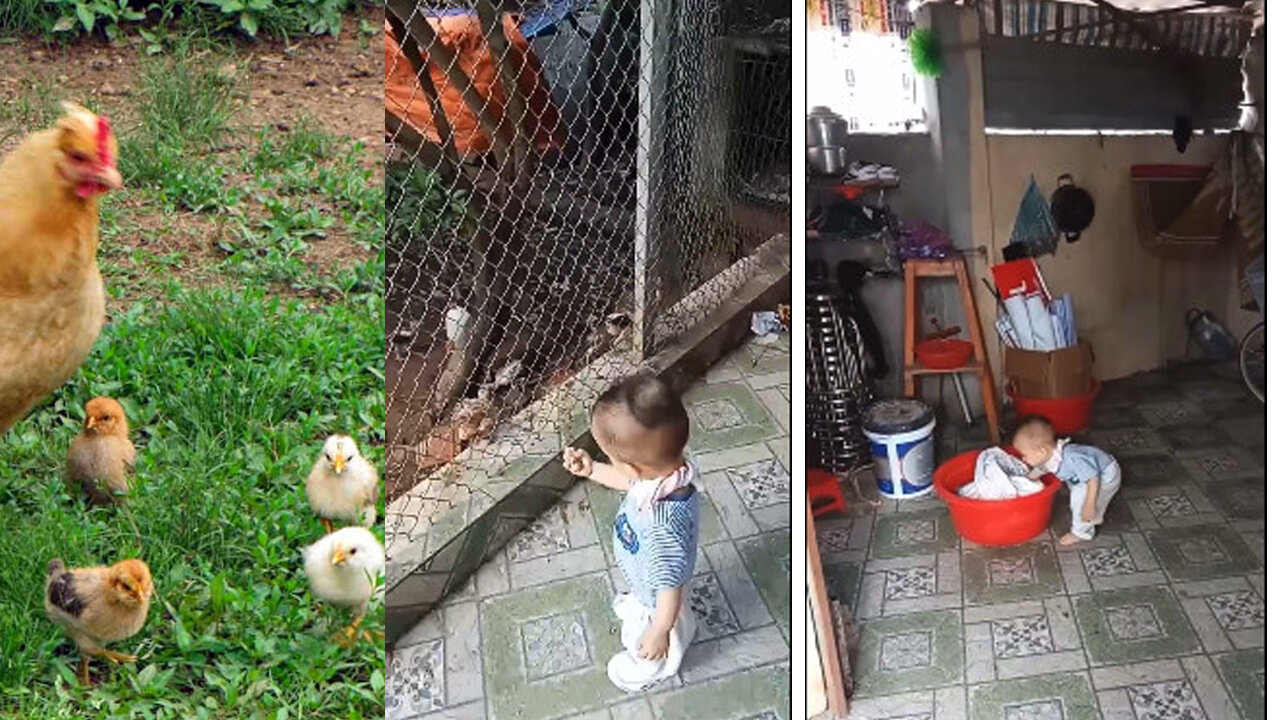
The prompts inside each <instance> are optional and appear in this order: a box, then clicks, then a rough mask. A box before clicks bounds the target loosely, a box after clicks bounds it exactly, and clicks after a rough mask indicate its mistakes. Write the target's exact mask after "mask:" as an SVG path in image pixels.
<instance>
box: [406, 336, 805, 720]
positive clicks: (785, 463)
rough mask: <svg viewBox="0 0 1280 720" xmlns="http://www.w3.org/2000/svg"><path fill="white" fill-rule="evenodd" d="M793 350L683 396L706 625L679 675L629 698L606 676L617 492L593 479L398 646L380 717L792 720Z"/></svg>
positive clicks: (752, 354)
mask: <svg viewBox="0 0 1280 720" xmlns="http://www.w3.org/2000/svg"><path fill="white" fill-rule="evenodd" d="M788 345H789V341H788V339H787V338H785V337H784V338H782V339H780V340H779V341H777V342H776V343H772V344H767V345H762V344H758V343H749V344H747V345H744V346H743V347H741V348H740V349H739V350H738V351H737V352H735V353H734V354H733V355H731V356H730V357H729V358H726V359H725V360H724V361H722V362H721V363H720V364H719V365H717V366H716V367H715V368H713V369H712V370H711V371H710V372H709V373H708V374H707V377H706V378H704V380H703V381H702V382H701V383H699V384H697V385H696V386H694V387H693V388H691V389H690V390H689V392H688V393H687V395H686V397H685V403H686V405H687V406H688V408H689V410H690V414H691V416H692V420H693V423H692V424H693V437H692V439H691V442H690V450H691V454H692V455H693V456H694V459H695V462H696V463H697V464H698V466H699V468H700V469H701V471H702V487H701V488H700V490H701V491H702V498H703V503H704V504H703V511H702V536H701V543H700V552H699V555H698V568H697V575H696V576H695V579H694V582H693V586H692V589H691V596H692V598H691V599H692V605H693V608H694V611H695V612H696V613H697V614H698V616H699V621H700V627H699V633H698V638H697V641H696V642H695V644H694V645H693V647H691V648H690V650H689V652H688V654H687V655H686V656H685V660H684V663H683V666H682V668H681V672H680V675H679V676H678V677H677V678H673V679H672V680H670V681H667V682H665V683H663V684H662V685H660V686H659V687H657V688H654V689H653V690H651V691H649V692H648V693H645V694H641V695H636V696H627V695H624V694H623V693H621V692H620V691H618V690H616V689H615V688H614V687H613V685H611V684H610V683H609V681H608V679H607V678H606V676H605V663H606V662H607V661H608V659H609V658H610V657H611V656H612V655H613V653H614V652H616V651H617V650H619V649H620V645H619V640H618V622H617V620H616V619H615V618H614V615H613V612H612V610H611V609H610V600H611V599H612V597H613V595H614V593H615V592H617V591H619V590H622V589H625V583H624V582H623V580H622V578H621V576H620V575H619V573H618V572H617V571H616V569H614V568H613V563H612V544H611V528H612V527H613V517H614V514H615V513H616V511H617V507H618V503H619V501H620V499H621V495H620V494H619V493H615V492H612V491H609V490H606V489H604V488H601V487H599V486H595V485H592V484H590V483H585V482H584V483H579V484H578V485H577V486H575V487H574V489H573V490H572V491H571V492H569V493H568V494H567V495H566V496H565V497H564V499H563V501H562V502H561V503H560V504H558V505H557V506H556V507H554V508H552V510H551V511H549V512H547V513H546V514H545V515H543V516H542V518H541V519H540V520H539V521H537V522H536V523H534V524H533V525H532V526H531V527H529V528H528V529H527V530H525V531H523V532H522V533H521V534H519V535H518V536H517V537H516V538H515V539H514V540H512V541H511V543H509V544H508V545H507V547H506V548H505V550H504V551H503V552H502V553H501V554H500V555H499V556H497V557H496V558H495V559H493V560H491V561H490V562H488V563H487V564H486V565H485V566H483V567H482V568H481V570H480V571H479V572H478V573H476V575H475V576H474V578H472V580H471V581H469V582H468V583H467V585H466V588H465V590H464V591H463V592H461V593H457V594H455V595H454V596H453V597H450V598H449V599H448V600H447V601H446V603H445V605H444V606H443V607H442V608H441V609H440V610H438V611H436V612H434V613H432V614H431V615H430V616H428V617H427V618H426V619H425V620H424V621H423V622H422V623H421V624H420V625H418V627H416V628H415V629H414V630H413V631H412V632H410V633H409V634H408V635H406V636H405V637H404V638H402V639H401V640H400V642H399V643H398V645H397V647H396V648H395V649H394V650H393V652H392V654H391V657H390V659H389V660H390V662H389V663H388V668H389V669H388V678H387V689H386V717H387V718H388V719H391V720H404V719H407V718H424V719H426V718H430V719H431V720H445V719H446V718H447V719H448V720H478V719H481V718H485V719H488V720H508V719H511V718H520V720H552V719H560V718H573V719H574V720H624V719H625V720H640V719H655V718H656V719H660V720H779V719H782V720H787V719H789V718H790V703H789V701H788V698H789V696H790V690H789V686H790V679H789V672H790V669H789V660H788V657H789V646H790V637H791V629H790V627H789V618H790V581H789V575H790V571H791V558H790V552H791V550H790V549H791V543H790V515H789V513H790V511H789V507H788V504H789V500H790V484H791V483H790V476H789V472H788V467H789V463H790V457H789V444H790V438H789V429H788V428H789V417H790V413H789V411H788V408H789V406H790V386H789V381H790V372H789V358H788V355H787V348H788Z"/></svg>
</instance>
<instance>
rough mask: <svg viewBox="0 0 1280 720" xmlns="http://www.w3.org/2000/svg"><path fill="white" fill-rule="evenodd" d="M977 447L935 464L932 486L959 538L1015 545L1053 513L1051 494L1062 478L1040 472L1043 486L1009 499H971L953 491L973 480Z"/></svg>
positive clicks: (1032, 534) (1040, 529) (1035, 532)
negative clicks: (949, 516)
mask: <svg viewBox="0 0 1280 720" xmlns="http://www.w3.org/2000/svg"><path fill="white" fill-rule="evenodd" d="M981 452H982V451H981V450H970V451H969V452H966V453H962V454H960V455H957V456H955V457H953V458H951V459H950V460H948V461H946V462H944V463H942V465H939V466H938V469H937V470H935V471H934V472H933V487H934V490H936V491H937V493H938V495H939V496H940V497H941V498H942V500H943V501H944V502H945V503H946V504H947V509H948V510H950V511H951V520H952V522H954V523H955V526H956V532H958V533H960V537H963V538H964V539H966V540H968V541H970V542H975V543H977V544H979V545H993V546H1001V545H1017V544H1019V543H1024V542H1026V541H1028V540H1030V539H1031V538H1033V537H1035V536H1036V535H1039V534H1040V533H1042V532H1044V531H1045V530H1046V529H1047V528H1048V527H1049V519H1050V518H1051V517H1052V515H1053V496H1054V495H1055V494H1056V493H1057V492H1058V487H1059V486H1061V485H1062V481H1061V480H1059V479H1058V478H1056V477H1054V476H1053V475H1044V476H1043V477H1041V478H1040V481H1041V482H1043V483H1044V489H1043V490H1041V491H1040V492H1038V493H1036V494H1035V495H1025V496H1023V497H1019V498H1013V499H1012V500H974V499H972V498H967V497H961V496H960V495H958V494H956V493H957V491H958V490H959V489H960V488H961V486H964V485H967V484H969V483H970V482H972V481H973V471H974V468H976V467H977V465H978V455H979V454H980V453H981Z"/></svg>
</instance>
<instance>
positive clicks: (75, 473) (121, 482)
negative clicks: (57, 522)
mask: <svg viewBox="0 0 1280 720" xmlns="http://www.w3.org/2000/svg"><path fill="white" fill-rule="evenodd" d="M84 413H85V420H84V429H83V430H81V431H80V434H79V435H77V436H76V439H75V440H72V441H71V449H70V450H69V451H68V452H67V489H68V490H70V491H71V492H72V493H73V494H74V493H77V492H83V493H85V495H86V496H88V498H89V502H90V503H91V504H93V505H110V504H121V503H123V502H124V501H125V499H126V496H127V495H128V493H129V490H130V487H129V474H130V473H131V472H132V471H133V461H134V457H135V455H136V451H135V450H134V447H133V443H132V442H130V441H129V420H128V418H126V417H125V413H124V408H123V407H121V406H120V403H118V402H116V401H115V400H112V399H111V398H108V397H96V398H94V399H92V400H90V401H89V402H87V403H85V406H84Z"/></svg>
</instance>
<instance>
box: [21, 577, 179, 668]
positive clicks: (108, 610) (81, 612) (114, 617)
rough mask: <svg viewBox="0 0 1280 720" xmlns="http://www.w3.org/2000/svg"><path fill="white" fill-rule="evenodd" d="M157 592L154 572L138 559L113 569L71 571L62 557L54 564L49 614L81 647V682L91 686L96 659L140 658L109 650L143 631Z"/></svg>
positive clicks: (48, 592) (48, 590)
mask: <svg viewBox="0 0 1280 720" xmlns="http://www.w3.org/2000/svg"><path fill="white" fill-rule="evenodd" d="M153 590H154V586H153V585H152V584H151V569H150V568H148V567H147V564H146V563H144V562H143V561H141V560H138V559H136V558H134V559H129V560H123V561H121V562H118V563H116V564H115V565H112V566H111V567H87V568H72V569H67V566H66V565H64V564H63V563H62V560H60V559H54V560H51V561H50V562H49V574H48V579H47V580H46V581H45V587H44V610H45V614H46V615H48V616H49V619H50V620H52V621H53V623H54V624H55V625H57V626H58V627H60V628H62V631H63V632H65V633H66V634H67V636H68V637H70V638H71V639H72V640H74V641H75V643H76V646H77V647H79V648H80V673H79V675H80V682H82V683H83V684H85V685H89V684H90V679H89V658H90V657H100V658H103V659H106V660H109V661H111V662H113V663H131V662H134V661H135V660H137V659H138V658H137V657H136V656H134V655H125V654H123V653H118V652H114V651H111V650H108V649H106V647H105V646H106V645H107V644H108V643H112V642H116V641H119V640H124V639H126V638H129V637H132V636H133V635H135V634H136V633H137V632H138V631H139V630H141V629H142V625H143V623H145V622H146V621H147V611H148V610H149V609H150V607H151V593H152V592H153Z"/></svg>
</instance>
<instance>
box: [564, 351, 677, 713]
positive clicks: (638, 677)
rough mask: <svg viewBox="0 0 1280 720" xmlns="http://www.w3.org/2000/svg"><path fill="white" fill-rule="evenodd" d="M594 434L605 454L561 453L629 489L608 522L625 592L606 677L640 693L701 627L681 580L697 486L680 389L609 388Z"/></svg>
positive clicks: (655, 384) (581, 468) (673, 666)
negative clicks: (687, 453) (599, 457)
mask: <svg viewBox="0 0 1280 720" xmlns="http://www.w3.org/2000/svg"><path fill="white" fill-rule="evenodd" d="M591 437H592V438H594V439H595V441H596V444H597V445H599V446H600V449H601V450H602V451H603V452H604V454H605V455H606V456H608V458H609V462H607V463H598V462H593V461H592V459H591V456H589V455H588V454H587V453H586V451H584V450H580V449H578V448H565V449H564V466H565V469H567V470H568V471H569V472H570V473H572V474H574V475H577V476H579V477H584V478H588V479H590V480H592V481H594V482H598V483H600V484H601V485H604V486H605V487H609V488H613V489H614V490H622V491H624V492H626V496H625V497H624V498H623V499H622V505H621V506H620V507H619V508H618V515H617V517H616V519H615V520H614V526H613V554H614V557H616V558H617V562H618V565H619V567H620V568H621V570H622V574H623V575H624V576H626V579H627V584H628V585H630V588H631V592H628V593H622V594H620V595H618V596H617V597H615V598H614V600H613V611H614V613H615V614H616V615H617V616H618V619H619V620H621V621H622V632H621V636H622V637H621V639H622V646H623V649H622V651H621V652H619V653H618V654H616V655H614V656H613V658H612V659H611V660H609V666H608V671H609V679H610V680H611V681H612V682H613V684H614V685H616V686H617V687H618V688H620V689H621V690H624V691H626V692H639V691H641V690H644V689H645V688H647V687H650V686H652V685H653V684H655V683H657V682H659V681H661V680H663V679H665V678H669V677H671V676H672V675H675V674H676V671H677V670H679V669H680V661H681V659H683V657H684V653H685V650H686V649H687V648H688V647H689V644H690V643H692V642H693V636H694V634H695V633H696V632H697V629H698V623H697V620H696V619H695V617H694V615H693V611H692V610H691V609H690V607H689V597H688V592H687V588H688V584H689V582H690V581H691V580H693V569H694V565H695V563H696V562H697V557H698V519H699V510H698V491H697V489H696V488H695V487H694V486H693V479H694V475H695V473H694V470H693V467H692V466H691V465H690V464H689V463H688V461H686V460H685V457H684V446H685V444H686V443H687V442H688V441H689V416H688V414H687V413H686V412H685V409H684V405H683V404H682V403H681V401H680V395H679V394H677V393H676V392H675V390H673V389H672V388H671V386H669V385H668V384H667V383H666V382H664V381H662V380H661V379H659V378H657V377H654V376H651V375H633V376H630V377H628V378H625V379H623V380H621V381H620V382H618V383H617V384H616V385H614V386H613V387H611V388H609V389H608V390H606V391H605V392H604V394H603V395H601V396H600V398H599V399H598V400H596V404H595V406H594V407H592V408H591Z"/></svg>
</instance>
